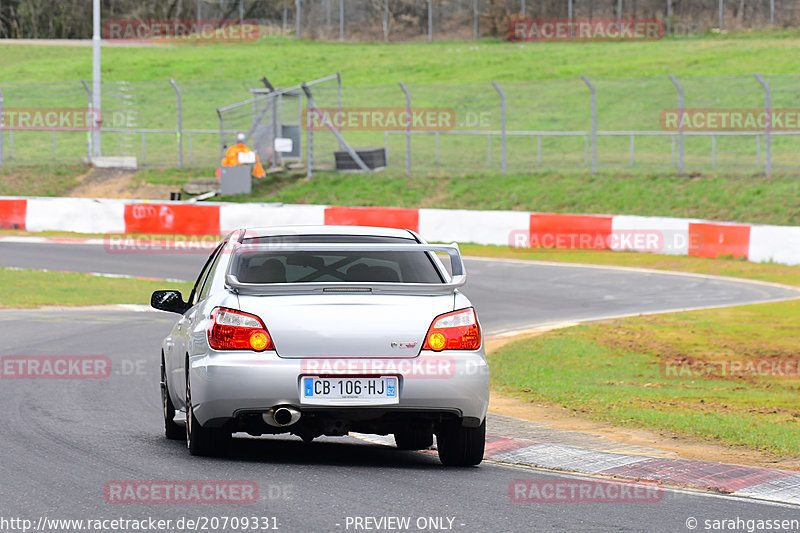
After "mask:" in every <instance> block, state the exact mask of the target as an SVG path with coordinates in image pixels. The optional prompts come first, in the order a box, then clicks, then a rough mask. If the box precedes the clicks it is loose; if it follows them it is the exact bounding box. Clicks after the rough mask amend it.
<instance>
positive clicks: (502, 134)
mask: <svg viewBox="0 0 800 533" xmlns="http://www.w3.org/2000/svg"><path fill="white" fill-rule="evenodd" d="M492 85H493V86H494V88H495V90H496V91H497V94H499V95H500V147H501V154H502V156H501V157H502V164H503V166H502V168H503V174H505V173H506V168H507V160H506V149H507V147H506V94H505V93H504V92H503V89H502V88H501V87H500V84H499V83H497V82H496V81H493V82H492Z"/></svg>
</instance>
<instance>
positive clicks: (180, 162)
mask: <svg viewBox="0 0 800 533" xmlns="http://www.w3.org/2000/svg"><path fill="white" fill-rule="evenodd" d="M169 83H170V85H172V88H173V89H175V94H176V96H177V98H178V168H183V110H182V109H181V100H182V98H181V88H180V87H178V84H177V83H175V80H174V79H172V78H170V79H169Z"/></svg>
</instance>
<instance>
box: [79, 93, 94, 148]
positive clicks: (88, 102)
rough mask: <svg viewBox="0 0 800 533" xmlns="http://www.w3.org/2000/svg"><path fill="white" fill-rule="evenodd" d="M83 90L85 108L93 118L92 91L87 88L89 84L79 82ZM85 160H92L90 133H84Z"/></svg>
mask: <svg viewBox="0 0 800 533" xmlns="http://www.w3.org/2000/svg"><path fill="white" fill-rule="evenodd" d="M81 83H82V84H83V88H84V89H85V90H86V107H88V108H89V113H90V114H91V116H92V117H94V107H93V106H92V89H91V88H90V87H89V82H88V81H86V80H81ZM91 120H92V124H95V121H94V118H91ZM87 126H88V124H87ZM86 158H87V161H91V160H92V131H91V130H90V131H87V132H86Z"/></svg>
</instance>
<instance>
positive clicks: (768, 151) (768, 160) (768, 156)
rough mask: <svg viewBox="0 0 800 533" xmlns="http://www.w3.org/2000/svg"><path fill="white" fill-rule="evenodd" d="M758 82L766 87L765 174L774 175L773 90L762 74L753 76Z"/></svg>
mask: <svg viewBox="0 0 800 533" xmlns="http://www.w3.org/2000/svg"><path fill="white" fill-rule="evenodd" d="M753 76H755V77H756V79H757V80H758V82H759V83H760V84H761V86H762V87H764V113H765V114H766V117H765V119H764V174H766V175H767V176H769V175H770V174H772V139H771V138H770V137H771V135H770V130H771V129H772V90H771V89H770V87H769V84H768V83H767V80H765V79H764V78H763V77H762V76H761V74H753Z"/></svg>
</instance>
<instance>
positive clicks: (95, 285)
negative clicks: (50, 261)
mask: <svg viewBox="0 0 800 533" xmlns="http://www.w3.org/2000/svg"><path fill="white" fill-rule="evenodd" d="M0 287H3V290H2V292H0V307H39V306H43V305H68V306H74V305H107V304H144V305H149V304H150V294H151V293H152V292H153V291H155V290H159V289H164V288H170V289H176V290H180V291H182V292H183V294H184V296H186V295H188V293H189V291H191V288H192V284H191V283H176V282H169V283H168V282H165V281H150V280H138V279H120V278H104V277H100V276H92V275H89V274H76V273H67V272H43V271H39V270H11V269H6V268H0Z"/></svg>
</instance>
